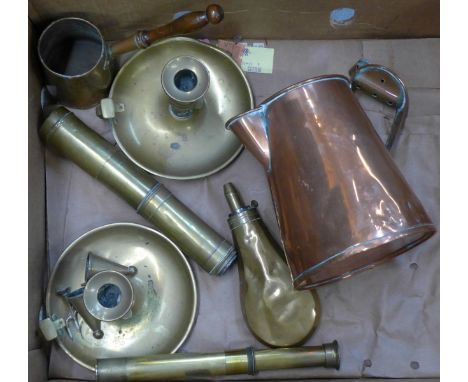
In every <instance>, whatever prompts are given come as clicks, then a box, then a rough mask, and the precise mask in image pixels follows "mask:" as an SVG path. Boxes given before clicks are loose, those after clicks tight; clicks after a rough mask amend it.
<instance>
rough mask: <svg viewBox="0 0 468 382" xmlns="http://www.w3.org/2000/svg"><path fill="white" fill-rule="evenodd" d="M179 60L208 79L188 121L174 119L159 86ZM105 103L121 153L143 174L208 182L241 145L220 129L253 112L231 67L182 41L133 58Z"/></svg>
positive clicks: (213, 51)
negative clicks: (199, 67) (190, 61)
mask: <svg viewBox="0 0 468 382" xmlns="http://www.w3.org/2000/svg"><path fill="white" fill-rule="evenodd" d="M181 56H184V57H188V56H190V57H192V58H194V59H196V60H197V61H198V62H200V63H201V64H203V65H204V66H205V67H206V69H207V71H208V74H209V87H208V90H206V92H205V93H204V98H203V100H204V102H203V103H202V105H201V107H199V108H196V109H194V110H193V113H192V114H190V116H189V117H187V118H182V117H177V116H175V115H174V113H173V112H172V110H171V106H170V105H171V102H173V101H171V99H170V98H169V97H168V96H167V95H166V93H165V91H164V89H163V86H162V85H161V75H162V73H163V69H164V67H165V65H166V64H167V63H169V62H170V61H171V60H173V59H175V58H177V57H181ZM176 74H177V73H176ZM174 80H175V79H174ZM166 82H167V81H166ZM166 87H167V86H166ZM196 89H197V88H195V89H194V90H193V91H195V90H196ZM109 98H111V99H112V103H113V105H114V106H113V107H112V109H113V112H111V113H106V116H107V117H108V118H110V119H111V120H112V125H113V131H114V136H115V138H116V141H117V142H118V144H119V146H120V147H121V149H122V150H123V151H124V152H125V153H126V154H127V156H128V157H129V158H130V159H131V160H132V161H133V162H135V163H136V164H138V165H139V166H140V167H142V168H143V169H145V170H147V171H149V172H151V173H153V174H156V175H159V176H163V177H167V178H174V179H191V178H200V177H204V176H208V175H210V174H212V173H214V172H216V171H218V170H220V169H222V168H223V167H225V166H227V165H228V164H229V163H230V162H231V161H232V160H234V158H235V157H236V156H237V155H238V154H239V153H240V151H241V149H242V145H241V143H240V142H239V140H238V139H237V138H236V136H235V135H234V134H232V133H231V132H230V131H227V130H225V129H224V124H225V122H226V121H227V120H228V119H229V118H231V117H233V116H235V115H237V114H239V113H242V112H244V111H247V110H249V109H250V108H252V107H253V95H252V92H251V90H250V87H249V84H248V82H247V79H246V77H245V75H244V73H243V72H242V70H241V69H240V68H239V66H238V65H237V64H236V63H235V61H234V60H233V59H232V58H231V57H230V56H229V55H228V54H227V53H225V52H223V51H222V50H220V49H218V48H216V47H214V46H211V45H209V44H205V43H202V42H200V41H197V40H194V39H190V38H185V37H174V38H168V39H165V40H161V41H160V42H157V43H155V44H153V45H151V46H150V47H148V48H147V49H145V50H143V51H140V52H138V53H137V54H135V56H133V57H132V58H131V59H130V60H129V61H128V62H127V63H126V64H125V65H124V66H123V67H122V68H121V69H120V71H119V73H118V74H117V76H116V78H115V80H114V82H113V84H112V87H111V90H110V93H109ZM189 98H190V97H189ZM103 101H104V102H108V101H106V100H103ZM107 106H108V105H107ZM102 114H103V115H104V114H105V113H102Z"/></svg>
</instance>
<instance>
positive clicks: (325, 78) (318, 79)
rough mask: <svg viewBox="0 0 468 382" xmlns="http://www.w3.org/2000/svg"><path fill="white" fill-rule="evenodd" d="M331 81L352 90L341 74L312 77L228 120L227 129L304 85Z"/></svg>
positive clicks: (347, 80) (280, 91)
mask: <svg viewBox="0 0 468 382" xmlns="http://www.w3.org/2000/svg"><path fill="white" fill-rule="evenodd" d="M330 80H333V81H336V80H339V81H344V82H345V83H346V84H347V85H348V86H349V88H350V89H351V82H350V81H349V79H348V78H347V77H345V76H343V75H341V74H324V75H322V76H317V77H312V78H309V79H307V80H303V81H300V82H296V83H295V84H292V85H290V86H288V87H286V88H284V89H281V90H279V91H277V92H276V93H274V94H273V95H271V96H270V97H268V98H266V99H265V100H263V101H262V102H261V103H260V104H259V105H258V106H257V107H255V108H253V109H250V110H249V111H246V112H244V113H242V114H238V115H236V116H235V117H232V118H231V119H228V120H227V122H226V124H225V126H226V129H228V130H230V125H231V124H232V123H233V122H234V121H235V120H237V119H241V118H242V117H244V116H246V115H248V114H250V113H254V112H258V111H262V110H263V109H265V108H266V107H267V106H268V105H269V104H271V103H273V102H274V101H276V100H278V99H279V98H282V97H284V96H285V95H287V94H289V93H290V92H292V91H293V90H296V89H297V88H300V87H302V86H304V85H308V84H311V83H315V82H322V81H330Z"/></svg>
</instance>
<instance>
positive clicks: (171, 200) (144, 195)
mask: <svg viewBox="0 0 468 382" xmlns="http://www.w3.org/2000/svg"><path fill="white" fill-rule="evenodd" d="M39 134H40V136H41V138H42V140H43V141H44V143H45V144H46V145H47V146H49V147H50V148H53V149H55V150H57V151H58V152H59V153H60V154H61V155H63V156H65V157H67V158H69V159H70V160H72V161H73V162H75V163H76V164H77V165H78V166H80V167H81V168H82V169H83V170H84V171H86V172H87V173H88V174H90V175H91V176H92V177H94V178H96V179H98V180H100V181H101V182H102V183H104V184H105V185H106V186H108V187H109V188H110V189H111V190H113V191H114V192H116V193H117V194H118V195H120V196H121V197H122V198H123V199H124V200H125V201H126V202H127V203H128V204H130V205H131V206H132V207H133V208H135V209H136V210H137V212H138V213H139V214H140V215H141V216H143V217H144V218H145V219H147V220H148V221H149V222H151V223H152V224H154V225H155V226H156V227H157V228H158V229H160V230H161V231H162V232H163V233H164V234H165V235H167V237H169V239H171V240H173V241H174V242H175V243H176V244H177V245H178V246H179V248H180V249H181V250H182V251H183V252H184V254H185V255H187V256H189V257H190V258H192V259H193V260H194V261H196V262H197V263H198V264H199V265H200V266H201V267H202V268H203V269H204V270H205V271H207V272H208V273H210V274H214V275H220V274H223V273H224V272H225V271H226V270H227V268H229V266H230V265H231V264H232V262H233V261H234V260H235V257H236V254H235V251H234V249H233V247H232V245H231V244H230V243H229V242H228V241H226V240H225V239H223V238H222V237H221V236H219V235H218V234H217V233H216V232H215V231H214V230H213V229H212V228H210V227H209V226H208V225H207V224H206V223H204V222H203V221H202V220H201V219H200V218H198V217H197V216H196V215H195V214H194V213H193V212H192V211H190V210H189V209H188V208H187V207H186V206H185V205H183V204H182V203H181V202H180V201H179V200H177V199H176V198H175V197H174V196H173V195H172V194H171V193H170V192H169V190H167V189H166V188H165V187H164V185H162V184H161V183H159V182H157V181H156V180H155V179H154V178H153V177H152V176H151V175H150V174H148V173H147V172H145V171H143V170H142V169H140V168H139V167H137V166H136V165H134V164H133V163H132V162H130V161H129V160H128V159H127V157H126V156H125V155H124V154H123V153H122V152H121V151H120V150H118V148H117V147H115V146H113V145H111V144H110V143H109V142H108V141H106V140H105V139H104V138H102V137H101V136H100V135H99V134H97V133H96V132H95V131H94V130H92V129H90V128H89V127H87V126H86V125H85V124H84V123H83V122H81V121H80V120H79V119H78V118H77V117H76V116H75V115H74V114H73V113H72V112H70V111H69V110H67V109H65V108H64V107H59V108H57V109H56V110H54V111H53V112H52V113H51V114H50V115H49V117H48V118H47V119H46V120H45V122H44V123H43V125H42V126H41V129H40V131H39Z"/></svg>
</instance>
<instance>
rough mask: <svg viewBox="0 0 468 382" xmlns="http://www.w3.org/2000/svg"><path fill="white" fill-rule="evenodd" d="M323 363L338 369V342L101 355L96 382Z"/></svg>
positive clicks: (254, 371) (164, 378) (192, 376)
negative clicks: (211, 351)
mask: <svg viewBox="0 0 468 382" xmlns="http://www.w3.org/2000/svg"><path fill="white" fill-rule="evenodd" d="M301 367H325V368H334V369H337V370H339V368H340V357H339V353H338V343H337V342H336V341H333V342H332V343H326V344H323V345H321V346H304V347H298V348H278V349H261V350H255V349H253V348H247V349H245V350H230V351H226V352H222V353H204V354H203V353H176V354H167V355H166V354H164V355H155V356H150V357H139V358H114V359H100V360H98V361H97V365H96V379H97V381H98V382H130V381H135V382H136V381H169V380H174V379H177V380H182V379H188V380H192V381H193V380H194V379H196V378H197V377H198V378H200V377H204V376H206V377H214V376H220V375H234V374H250V375H255V374H257V372H259V371H263V370H279V369H293V368H301Z"/></svg>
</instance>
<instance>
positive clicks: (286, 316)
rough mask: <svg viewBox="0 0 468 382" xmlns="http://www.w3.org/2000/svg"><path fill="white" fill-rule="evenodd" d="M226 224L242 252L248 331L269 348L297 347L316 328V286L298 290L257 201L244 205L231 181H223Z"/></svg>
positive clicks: (239, 251)
mask: <svg viewBox="0 0 468 382" xmlns="http://www.w3.org/2000/svg"><path fill="white" fill-rule="evenodd" d="M224 194H225V196H226V200H227V202H228V204H229V207H230V209H231V213H230V214H229V219H228V223H229V226H230V228H231V231H232V238H233V242H234V246H235V247H236V249H237V253H238V255H239V259H238V264H239V278H240V289H241V291H240V297H241V305H242V313H243V315H244V319H245V321H246V323H247V325H248V327H249V329H250V331H251V332H252V333H253V334H254V335H255V337H257V338H258V339H259V340H260V341H262V342H263V343H265V344H266V345H269V346H281V347H287V346H293V345H297V344H300V343H302V342H304V341H305V340H306V339H307V338H308V337H309V336H310V335H311V334H312V332H313V331H314V330H315V328H316V326H317V323H318V318H319V298H318V295H317V293H316V292H315V290H304V291H298V290H295V289H294V286H293V282H292V278H291V274H290V273H289V269H288V266H287V264H286V260H285V258H284V254H283V252H282V251H281V249H280V248H279V246H278V245H277V244H276V242H275V241H274V239H273V237H272V236H271V235H270V233H269V232H268V230H267V227H266V226H265V224H264V223H263V221H262V219H261V217H260V215H259V213H258V211H257V208H256V207H257V202H256V201H252V203H251V205H250V206H246V205H245V204H244V203H243V201H242V198H241V197H240V195H239V194H238V192H237V190H236V188H235V187H234V185H233V184H232V183H228V184H225V185H224Z"/></svg>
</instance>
